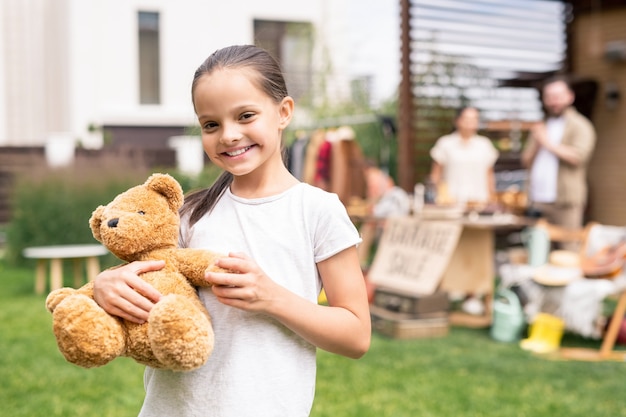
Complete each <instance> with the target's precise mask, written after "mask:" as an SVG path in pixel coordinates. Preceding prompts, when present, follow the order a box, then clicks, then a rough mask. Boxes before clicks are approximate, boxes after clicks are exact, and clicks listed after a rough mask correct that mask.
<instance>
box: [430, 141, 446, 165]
mask: <svg viewBox="0 0 626 417" xmlns="http://www.w3.org/2000/svg"><path fill="white" fill-rule="evenodd" d="M445 138H446V137H445V136H444V137H441V138H439V139H438V140H437V142H435V146H433V147H432V148H431V149H430V157H431V158H433V160H434V161H435V162H437V163H438V164H439V165H445V164H446V162H448V158H447V152H446V149H445V148H446V146H445V140H446V139H445Z"/></svg>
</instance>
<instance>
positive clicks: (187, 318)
mask: <svg viewBox="0 0 626 417" xmlns="http://www.w3.org/2000/svg"><path fill="white" fill-rule="evenodd" d="M183 199H184V197H183V192H182V188H181V186H180V184H179V183H178V182H177V181H176V180H175V179H174V178H173V177H171V176H170V175H168V174H152V175H151V176H150V177H149V178H148V179H147V180H146V182H145V183H144V184H142V185H138V186H135V187H132V188H130V189H128V190H126V191H124V192H122V193H121V194H119V195H117V196H116V197H115V198H114V199H113V201H111V202H110V203H109V204H107V205H106V206H99V207H98V208H96V210H95V211H94V212H93V213H92V215H91V218H90V219H89V225H90V227H91V231H92V233H93V236H94V237H95V239H96V240H98V241H100V242H101V243H102V244H103V245H104V246H105V247H106V248H107V249H108V250H109V251H110V252H111V253H113V254H114V255H115V256H117V257H118V258H119V259H121V260H122V261H125V262H127V263H129V262H133V261H143V260H164V261H165V267H164V268H163V269H161V270H158V271H152V272H146V273H143V274H141V275H140V276H141V277H142V278H143V279H144V280H146V281H147V282H148V283H150V284H151V285H152V286H154V287H155V288H156V289H157V290H158V291H159V292H160V293H161V294H162V295H163V296H162V297H161V299H160V300H159V301H158V302H157V303H156V304H155V305H154V307H153V308H152V310H151V311H150V315H149V318H148V320H147V322H146V323H143V324H137V323H133V322H130V321H127V320H124V319H122V318H120V317H116V316H112V315H110V314H108V313H107V312H105V311H104V310H103V309H102V308H101V307H100V306H99V305H98V304H97V303H96V302H95V301H94V297H93V282H89V283H87V284H85V285H84V286H82V287H80V288H78V289H74V288H61V289H58V290H55V291H52V292H51V293H50V294H49V295H48V297H47V298H46V308H47V309H48V311H50V312H51V313H52V322H53V331H54V335H55V337H56V341H57V345H58V348H59V350H60V351H61V353H62V354H63V356H65V358H66V359H67V360H68V361H69V362H71V363H74V364H76V365H78V366H82V367H85V368H91V367H97V366H102V365H105V364H106V363H108V362H110V361H111V360H113V359H115V358H116V357H119V356H127V357H130V358H133V359H134V360H135V361H137V362H138V363H141V364H144V365H148V366H151V367H154V368H160V369H169V370H174V371H188V370H193V369H196V368H198V367H200V366H201V365H203V364H204V363H205V362H206V361H207V360H208V358H209V356H210V354H211V352H212V349H213V343H214V334H213V328H212V325H211V318H210V316H209V313H208V312H207V310H206V309H205V308H204V306H203V304H202V303H201V301H200V299H199V297H198V294H197V292H196V287H198V286H209V285H210V284H209V283H208V282H206V280H205V279H204V273H205V271H206V270H211V271H224V270H223V269H222V268H219V267H217V266H215V260H216V259H217V258H219V257H220V256H222V255H220V254H218V253H215V252H211V251H207V250H200V249H191V248H178V233H179V224H180V216H179V212H178V210H179V209H180V207H181V206H182V204H183ZM117 267H119V266H115V267H114V268H117Z"/></svg>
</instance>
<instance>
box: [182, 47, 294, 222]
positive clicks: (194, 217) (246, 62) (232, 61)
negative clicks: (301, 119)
mask: <svg viewBox="0 0 626 417" xmlns="http://www.w3.org/2000/svg"><path fill="white" fill-rule="evenodd" d="M227 68H248V69H250V70H251V74H254V76H253V78H252V82H253V83H254V84H256V85H257V87H258V88H260V89H261V91H264V92H265V94H267V95H268V97H270V98H272V100H274V102H276V103H277V104H278V103H280V102H281V101H282V100H283V99H284V98H285V97H287V96H288V95H289V94H288V93H287V85H286V83H285V79H284V77H283V73H282V71H281V69H280V65H279V64H278V62H276V60H275V59H274V58H273V57H272V56H271V55H270V54H269V53H268V52H267V51H265V50H264V49H261V48H259V47H257V46H254V45H234V46H229V47H226V48H222V49H218V50H217V51H215V52H213V53H212V54H211V55H210V56H209V57H208V58H207V59H206V60H205V61H204V62H203V63H202V65H200V66H199V67H198V69H197V70H196V72H195V74H194V76H193V82H192V84H191V102H192V103H193V104H194V108H195V96H194V92H195V90H196V85H197V84H198V80H200V78H201V77H202V76H204V75H206V74H211V73H212V72H213V71H214V70H216V69H227ZM232 182H233V176H232V174H231V173H230V172H228V171H224V172H223V173H222V174H221V175H220V176H219V177H218V178H217V180H215V182H214V183H213V184H212V185H211V186H210V187H209V188H207V189H204V190H200V191H196V192H194V193H191V194H189V195H187V196H186V197H185V204H184V205H183V207H182V208H181V210H180V214H181V216H182V215H186V214H189V226H190V227H191V226H193V225H194V224H195V223H196V222H197V221H198V220H200V219H201V218H202V216H204V215H205V214H206V213H209V212H210V211H211V210H212V209H213V207H214V206H215V203H216V202H217V200H218V199H219V198H220V196H221V195H222V194H223V193H224V191H225V190H226V188H228V186H230V184H231V183H232Z"/></svg>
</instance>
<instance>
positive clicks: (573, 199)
mask: <svg viewBox="0 0 626 417" xmlns="http://www.w3.org/2000/svg"><path fill="white" fill-rule="evenodd" d="M542 99H543V104H544V107H545V110H546V113H547V114H546V116H547V117H546V119H545V120H544V121H542V122H538V123H537V124H536V125H535V126H534V127H533V128H532V130H531V133H530V137H529V140H528V143H527V145H526V148H525V149H524V151H523V153H522V164H523V165H524V166H525V167H527V168H529V190H528V191H529V199H530V201H531V203H532V204H533V208H535V209H538V210H539V211H541V213H542V214H543V217H545V218H546V220H548V222H550V223H552V224H556V225H559V226H562V227H565V228H569V229H576V228H580V227H581V226H582V224H583V212H584V209H585V205H586V203H587V164H588V162H589V159H590V158H591V154H592V153H593V149H594V147H595V142H596V133H595V130H594V128H593V125H592V124H591V122H590V121H589V120H588V119H587V118H586V117H585V116H583V115H582V114H580V113H578V111H576V109H575V108H574V107H573V106H572V104H573V103H574V92H573V91H572V89H571V87H570V85H569V84H568V83H567V81H566V80H565V79H563V78H555V79H551V80H549V81H547V82H546V83H545V84H544V86H543V89H542Z"/></svg>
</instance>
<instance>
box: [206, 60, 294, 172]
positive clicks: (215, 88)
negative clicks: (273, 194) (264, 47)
mask: <svg viewBox="0 0 626 417" xmlns="http://www.w3.org/2000/svg"><path fill="white" fill-rule="evenodd" d="M254 76H256V74H255V72H254V71H253V70H250V69H218V70H214V71H213V72H211V73H210V74H205V75H203V76H202V77H201V78H200V79H198V81H197V83H196V87H195V90H194V106H195V110H196V115H197V116H198V121H199V122H200V127H201V129H202V145H203V147H204V151H205V152H206V154H207V155H208V156H209V158H210V159H211V161H212V162H213V163H215V164H216V165H218V166H219V167H221V168H222V169H224V170H226V171H228V172H230V173H232V174H233V175H234V176H235V177H242V176H246V175H248V174H257V175H261V174H262V173H270V174H271V172H272V170H274V169H277V168H279V167H282V166H283V162H282V157H281V136H282V131H283V130H284V129H285V128H286V127H287V125H288V124H289V121H290V120H291V116H292V112H293V99H291V97H286V98H284V99H283V100H282V101H281V102H280V103H278V104H277V103H276V102H274V101H273V100H272V98H270V97H269V96H268V95H267V94H266V93H265V92H264V91H262V90H261V89H259V88H258V87H257V85H256V84H254V83H253V82H252V80H253V79H254V78H253V77H254Z"/></svg>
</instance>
